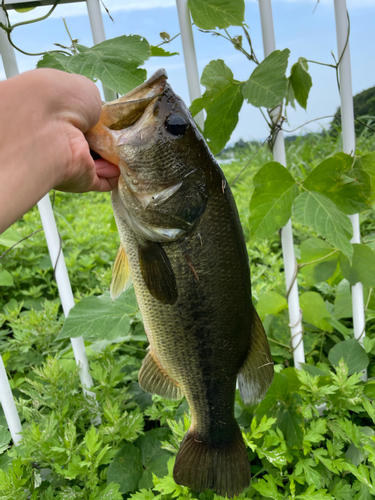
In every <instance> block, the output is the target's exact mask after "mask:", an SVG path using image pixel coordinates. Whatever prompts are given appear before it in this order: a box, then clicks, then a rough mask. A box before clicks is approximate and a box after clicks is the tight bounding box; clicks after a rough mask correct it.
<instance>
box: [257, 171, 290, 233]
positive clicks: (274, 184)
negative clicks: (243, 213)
mask: <svg viewBox="0 0 375 500" xmlns="http://www.w3.org/2000/svg"><path fill="white" fill-rule="evenodd" d="M253 185H254V193H253V196H252V197H251V201H250V211H251V218H250V221H249V222H250V231H251V235H252V236H254V237H259V238H267V237H268V236H271V235H272V234H273V233H274V232H275V231H276V230H277V229H279V228H280V227H283V226H285V224H286V223H287V222H288V220H289V219H290V215H291V208H292V204H293V201H294V200H295V198H296V197H297V196H298V187H297V185H296V182H295V180H294V179H293V177H292V176H291V175H290V173H289V172H288V171H287V169H286V168H285V167H283V166H282V165H281V164H280V163H277V162H276V161H273V162H271V163H266V164H265V165H264V166H263V167H262V168H261V169H260V170H259V172H258V173H257V174H256V175H255V176H254V180H253Z"/></svg>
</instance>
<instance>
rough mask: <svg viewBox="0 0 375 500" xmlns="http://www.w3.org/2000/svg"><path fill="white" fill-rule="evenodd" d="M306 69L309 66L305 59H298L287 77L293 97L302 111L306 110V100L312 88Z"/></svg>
mask: <svg viewBox="0 0 375 500" xmlns="http://www.w3.org/2000/svg"><path fill="white" fill-rule="evenodd" d="M308 69H309V65H308V64H307V61H306V59H305V58H303V57H300V58H299V59H298V61H297V62H296V63H295V64H293V66H292V69H291V70H290V77H289V78H290V83H291V86H292V88H293V92H294V96H295V98H296V99H297V102H298V104H299V105H300V106H301V107H302V108H303V109H306V106H307V98H308V97H309V92H310V89H311V87H312V80H311V76H310V75H309V73H308V71H307V70H308Z"/></svg>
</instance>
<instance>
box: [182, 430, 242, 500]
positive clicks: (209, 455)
mask: <svg viewBox="0 0 375 500" xmlns="http://www.w3.org/2000/svg"><path fill="white" fill-rule="evenodd" d="M236 427H237V429H236V433H235V436H234V439H233V441H231V442H230V443H228V444H225V445H218V444H217V445H212V444H208V443H206V442H204V440H201V439H200V438H199V436H197V434H196V433H195V432H194V431H190V430H189V431H188V432H187V433H186V435H185V437H184V439H183V441H182V443H181V446H180V450H179V452H178V454H177V458H176V463H175V466H174V470H173V477H174V480H175V481H176V483H177V484H182V485H184V486H188V487H189V488H191V489H192V490H194V491H196V492H202V491H204V490H206V489H211V490H213V491H214V492H215V493H217V494H218V495H221V496H223V497H225V496H226V495H227V496H228V498H232V497H233V496H234V495H239V494H240V493H242V492H243V490H244V489H245V488H247V486H249V484H250V477H251V474H250V463H249V459H248V456H247V451H246V447H245V443H244V441H243V439H242V435H241V431H240V429H239V427H238V425H237V423H236Z"/></svg>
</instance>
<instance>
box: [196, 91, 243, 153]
mask: <svg viewBox="0 0 375 500" xmlns="http://www.w3.org/2000/svg"><path fill="white" fill-rule="evenodd" d="M242 103H243V97H242V93H241V86H240V85H239V84H234V85H231V86H230V87H227V88H226V89H225V90H224V91H223V92H222V93H221V94H220V96H218V97H216V98H215V99H214V100H213V101H212V102H211V104H210V105H209V106H207V107H206V111H207V118H206V121H205V122H204V135H205V137H206V138H207V139H208V140H209V146H210V148H211V150H212V152H213V153H214V154H217V153H219V152H220V151H221V150H222V149H223V148H224V147H225V145H226V143H227V142H228V141H229V139H230V137H231V135H232V132H233V130H234V129H235V128H236V125H237V123H238V113H239V112H240V109H241V107H242Z"/></svg>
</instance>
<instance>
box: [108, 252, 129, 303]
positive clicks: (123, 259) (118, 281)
mask: <svg viewBox="0 0 375 500" xmlns="http://www.w3.org/2000/svg"><path fill="white" fill-rule="evenodd" d="M131 282H132V277H131V274H130V267H129V261H128V257H127V255H126V253H125V250H124V247H123V246H122V245H120V248H119V249H118V252H117V255H116V259H115V263H114V265H113V271H112V281H111V297H112V300H115V299H117V297H119V296H120V295H121V294H122V292H125V290H127V289H128V288H129V286H130V284H131Z"/></svg>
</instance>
